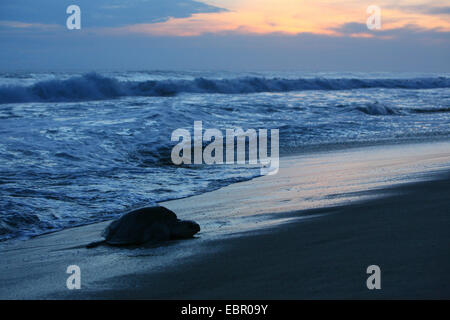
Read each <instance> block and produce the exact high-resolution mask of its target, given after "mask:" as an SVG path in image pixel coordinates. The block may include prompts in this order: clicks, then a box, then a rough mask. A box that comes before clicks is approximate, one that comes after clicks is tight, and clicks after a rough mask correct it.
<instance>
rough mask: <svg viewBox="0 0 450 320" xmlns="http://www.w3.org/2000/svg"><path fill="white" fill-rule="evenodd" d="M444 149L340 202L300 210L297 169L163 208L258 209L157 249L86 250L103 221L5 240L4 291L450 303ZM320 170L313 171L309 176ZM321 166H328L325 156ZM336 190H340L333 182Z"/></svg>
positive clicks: (0, 289) (12, 295) (449, 182)
mask: <svg viewBox="0 0 450 320" xmlns="http://www.w3.org/2000/svg"><path fill="white" fill-rule="evenodd" d="M440 147H441V149H439V150H437V149H433V150H434V151H433V152H429V153H428V155H429V156H426V154H423V152H421V155H422V157H421V158H420V159H419V160H420V161H421V163H422V164H423V161H425V163H426V166H429V167H430V168H431V169H432V170H430V171H428V172H425V173H423V174H421V175H420V177H421V180H427V181H419V182H417V181H416V182H410V181H409V180H408V179H406V182H405V181H404V180H401V181H400V182H401V183H399V184H395V183H392V179H391V180H389V179H385V178H383V179H381V180H382V181H384V182H386V183H382V184H381V185H380V184H379V183H378V184H376V186H375V188H372V187H367V186H365V187H366V190H365V191H364V188H363V187H364V186H361V184H360V186H359V188H358V190H356V189H353V187H351V188H350V189H351V190H347V189H348V188H344V189H342V188H341V189H340V190H341V194H345V197H344V198H341V200H343V201H339V202H337V203H335V202H332V203H329V202H327V201H325V202H323V201H322V202H319V203H320V204H322V205H321V206H319V207H317V206H315V208H308V207H306V208H305V207H303V206H300V202H301V203H304V202H305V201H300V200H299V194H298V193H296V192H295V190H293V188H292V186H296V185H301V184H304V182H305V180H304V179H301V180H298V179H300V178H299V177H300V176H301V177H304V175H303V174H301V175H299V176H298V177H297V178H296V175H295V174H294V172H298V170H299V168H298V167H297V168H296V167H295V166H292V165H289V166H287V167H286V168H285V169H283V170H280V174H279V175H276V176H267V177H262V178H259V179H254V180H252V181H248V182H244V183H239V184H235V185H231V186H229V187H226V188H222V189H220V190H217V191H214V192H211V193H207V194H203V195H200V196H197V197H191V198H187V199H181V200H176V201H173V202H169V203H166V204H165V205H167V206H168V207H170V208H171V209H174V210H175V209H176V208H178V209H177V210H176V212H177V213H178V212H180V216H181V217H184V216H186V211H197V213H196V214H197V217H198V219H200V220H201V215H199V212H200V213H201V212H205V210H208V208H209V210H213V208H214V206H215V210H216V213H217V215H218V216H219V217H220V216H221V212H222V213H224V212H226V211H230V210H232V208H234V210H235V211H236V215H237V216H238V218H236V221H241V222H243V221H246V220H245V217H246V214H245V213H246V212H247V213H248V216H251V215H252V214H253V213H255V212H258V213H259V216H258V217H259V218H257V219H253V220H252V219H250V220H251V221H252V222H251V223H248V226H250V228H247V229H246V230H240V229H239V228H234V229H233V223H229V224H226V223H225V222H224V227H223V228H219V227H218V224H217V222H211V223H209V224H207V226H206V228H205V229H204V231H202V233H201V234H200V235H199V237H198V238H197V239H193V240H189V241H177V242H171V243H167V244H165V245H164V246H161V247H157V248H155V247H152V248H129V249H119V248H111V247H99V248H96V249H89V250H88V249H85V248H84V247H83V245H84V244H86V243H88V242H89V241H92V240H94V239H96V238H98V234H99V232H100V231H101V230H102V228H104V226H105V225H106V224H107V223H101V224H94V225H90V226H85V227H79V228H73V229H68V230H64V231H61V232H56V233H53V234H48V235H44V236H40V237H37V238H34V239H30V240H26V241H21V242H15V243H11V244H8V245H6V246H3V247H2V248H1V249H0V250H2V252H1V259H0V284H1V285H0V298H2V299H23V298H37V299H55V298H56V299H60V298H61V299H110V298H117V299H131V298H138V299H191V298H192V299H329V298H332V299H335V298H337V299H372V298H374V299H391V298H395V299H403V298H446V299H448V298H450V274H449V272H448V270H450V232H449V230H450V210H449V208H450V197H449V194H450V178H449V174H448V171H446V170H444V168H445V166H446V165H448V163H449V161H448V159H449V153H450V152H449V151H448V150H449V149H445V148H444V149H442V145H441V146H440ZM444 147H445V146H444ZM397 148H401V147H397ZM417 148H418V147H414V148H413V149H414V150H418V149H417ZM427 148H428V147H427ZM427 150H428V149H427ZM430 150H431V149H430ZM400 154H405V152H404V151H401V152H400ZM351 157H353V156H351ZM412 157H414V159H417V158H418V156H417V155H416V154H412ZM387 158H389V159H394V161H388V162H383V161H384V160H380V159H377V160H376V161H375V164H374V165H375V167H376V168H385V169H386V170H388V169H387V168H391V171H392V170H393V169H392V168H394V167H395V165H394V164H393V163H397V168H399V167H402V164H400V162H401V161H399V160H398V159H399V158H398V157H397V158H395V157H391V156H389V155H388V156H387ZM308 159H311V158H308ZM430 159H439V161H438V162H439V163H441V164H443V165H442V166H434V165H433V166H431V165H430V163H435V162H433V161H431V160H430ZM406 160H408V161H406ZM406 160H405V161H406V162H405V163H408V164H409V165H411V159H406ZM289 161H292V162H293V163H300V162H302V161H304V159H301V158H298V157H293V158H291V159H290V160H289ZM366 162H367V161H366ZM314 163H316V161H314ZM414 165H417V163H416V164H414ZM414 165H413V166H414ZM339 166H340V167H342V165H341V164H339ZM356 166H357V165H356ZM426 166H425V167H426ZM301 167H302V168H304V166H301ZM313 167H314V166H310V167H309V171H310V172H311V175H313V176H314V170H312V169H311V168H313ZM319 167H321V168H322V172H323V171H324V170H325V171H326V166H325V167H324V164H323V163H320V164H319ZM375 167H374V168H375ZM348 168H349V170H350V171H349V172H347V174H350V172H351V171H352V170H351V168H354V170H356V167H355V162H352V164H351V165H349V166H348ZM438 169H439V170H438ZM378 170H379V169H378ZM383 171H384V170H380V176H381V175H383V174H384V172H383ZM421 172H423V170H422V171H421ZM333 174H334V175H336V173H335V172H334V173H333ZM344 174H345V173H343V172H342V171H341V172H340V173H339V174H338V176H339V177H340V176H341V175H344ZM402 174H403V173H402ZM407 175H408V174H407ZM384 176H386V175H384ZM409 176H410V175H409ZM324 177H329V179H325V181H323V179H324ZM330 177H331V173H330V174H328V175H325V176H322V178H321V179H319V180H320V181H322V182H321V183H322V184H325V185H326V186H328V187H329V188H331V187H333V185H334V184H336V183H339V181H341V180H339V179H337V180H333V179H331V178H330ZM310 181H312V180H310ZM333 181H334V182H333ZM346 181H348V180H346ZM389 181H391V182H390V183H388V182H389ZM351 185H352V183H349V184H348V186H351ZM334 187H335V186H334ZM361 188H363V189H362V190H361ZM268 189H270V190H273V191H274V192H271V193H268V192H267V190H268ZM347 191H348V192H347ZM303 193H304V192H302V194H303ZM329 195H336V192H335V190H332V192H330V193H329ZM349 195H350V196H349ZM323 198H324V199H328V200H329V199H334V198H336V196H334V197H333V196H328V197H323ZM286 199H287V200H291V201H286ZM258 203H259V206H258V205H257V204H258ZM314 203H315V204H317V201H316V202H314ZM277 204H278V205H277ZM298 206H300V208H299V207H298ZM257 207H258V208H257ZM195 208H197V210H194V209H195ZM224 208H225V209H224ZM238 213H239V214H238ZM222 216H223V217H224V215H222ZM227 217H228V216H227ZM261 217H264V219H262V218H261ZM280 217H282V218H280ZM224 220H226V219H225V218H224ZM228 220H229V217H228ZM205 221H206V220H205ZM219 221H220V219H219ZM255 221H256V222H255ZM246 223H247V222H246ZM235 224H238V225H239V222H237V223H235ZM221 230H222V231H221ZM224 230H225V231H224ZM226 230H233V232H226ZM71 264H76V265H79V266H80V268H81V272H82V289H81V290H68V289H67V288H66V279H67V277H68V276H69V275H68V274H66V268H67V266H68V265H71ZM369 265H378V266H380V268H381V290H368V289H367V287H366V279H367V277H368V275H367V274H366V268H367V267H368V266H369Z"/></svg>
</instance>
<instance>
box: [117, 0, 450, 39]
mask: <svg viewBox="0 0 450 320" xmlns="http://www.w3.org/2000/svg"><path fill="white" fill-rule="evenodd" d="M203 2H205V3H207V4H210V5H214V6H217V7H222V8H226V9H227V10H228V11H225V12H217V13H199V14H194V15H192V16H191V17H188V18H170V19H169V20H168V21H165V22H160V23H152V24H138V25H133V26H128V27H124V28H121V29H120V30H117V29H116V31H117V32H118V31H120V32H133V33H144V34H149V35H168V36H197V35H201V34H206V33H238V34H246V33H251V34H269V33H284V34H292V35H294V34H299V33H305V32H306V33H315V34H328V35H338V34H339V32H338V31H336V30H338V28H339V26H342V25H344V24H347V23H351V22H356V23H361V24H365V23H366V20H367V18H368V15H367V14H366V8H367V7H368V6H369V5H371V4H375V5H378V6H379V7H380V8H381V14H382V16H381V17H382V29H383V30H390V29H396V28H401V27H405V26H407V25H415V26H416V27H418V28H422V29H440V30H442V31H450V20H449V19H448V16H445V15H437V14H431V13H427V12H429V11H430V10H429V9H431V8H438V7H444V6H446V5H447V3H448V2H447V0H445V1H439V0H437V1H432V2H430V1H414V0H410V1H401V0H380V1H361V0H205V1H203ZM447 6H448V5H447ZM421 9H423V10H421ZM353 36H365V37H370V36H371V33H370V32H367V33H364V34H360V35H353Z"/></svg>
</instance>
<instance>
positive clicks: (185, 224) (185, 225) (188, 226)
mask: <svg viewBox="0 0 450 320" xmlns="http://www.w3.org/2000/svg"><path fill="white" fill-rule="evenodd" d="M199 231H200V226H199V224H198V223H197V222H194V221H184V220H178V222H177V223H176V224H175V225H174V226H173V228H172V232H171V233H172V237H173V238H177V239H183V238H191V237H193V236H194V234H196V233H197V232H199Z"/></svg>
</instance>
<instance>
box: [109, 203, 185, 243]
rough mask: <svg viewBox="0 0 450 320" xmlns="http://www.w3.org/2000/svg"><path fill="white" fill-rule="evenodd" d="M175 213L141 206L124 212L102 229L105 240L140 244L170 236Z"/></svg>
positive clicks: (157, 207) (158, 207) (175, 219)
mask: <svg viewBox="0 0 450 320" xmlns="http://www.w3.org/2000/svg"><path fill="white" fill-rule="evenodd" d="M177 221H178V219H177V215H176V214H175V213H174V212H173V211H171V210H169V209H167V208H164V207H160V206H156V207H149V208H142V209H138V210H134V211H131V212H128V213H126V214H124V215H123V216H122V217H120V218H119V219H117V220H115V221H113V222H111V224H110V225H109V226H108V227H106V229H105V230H104V231H103V234H102V235H103V236H104V237H105V241H106V242H107V243H109V244H112V245H127V244H142V243H145V242H148V241H151V240H166V239H169V238H170V228H171V226H172V225H173V224H175V223H176V222H177Z"/></svg>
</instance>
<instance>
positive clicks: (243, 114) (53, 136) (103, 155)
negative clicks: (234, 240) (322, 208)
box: [0, 71, 450, 241]
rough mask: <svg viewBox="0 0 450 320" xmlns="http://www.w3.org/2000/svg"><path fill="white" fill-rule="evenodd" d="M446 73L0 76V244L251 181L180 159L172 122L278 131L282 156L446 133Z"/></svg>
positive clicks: (251, 173)
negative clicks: (174, 155)
mask: <svg viewBox="0 0 450 320" xmlns="http://www.w3.org/2000/svg"><path fill="white" fill-rule="evenodd" d="M449 88H450V75H449V74H413V73H408V74H406V73H404V74H398V73H395V74H393V73H302V72H247V73H244V72H242V73H236V72H195V71H190V72H180V71H134V72H102V73H73V72H72V73H63V72H59V73H55V72H47V73H45V72H42V73H25V72H18V73H0V241H2V240H8V239H24V238H29V237H31V236H35V235H39V234H43V233H47V232H51V231H56V230H61V229H64V228H68V227H73V226H78V225H84V224H89V223H93V222H98V221H104V220H107V219H112V218H114V217H117V216H119V215H120V214H122V213H124V212H126V211H128V210H131V209H134V208H138V207H143V206H147V205H152V204H155V203H158V202H161V201H165V200H170V199H177V198H183V197H188V196H191V195H194V194H199V193H203V192H206V191H211V190H214V189H217V188H220V187H223V186H225V185H228V184H231V183H235V182H238V181H243V180H247V179H251V178H254V177H256V176H258V175H259V174H260V171H259V168H257V167H255V166H245V165H234V166H231V165H189V166H186V165H184V166H177V165H174V164H173V163H172V161H171V157H170V153H171V150H172V148H173V146H174V145H175V144H176V142H173V141H171V134H172V132H173V131H174V130H176V129H179V128H184V129H187V130H190V131H192V130H193V125H194V121H202V123H203V128H204V129H208V128H217V129H219V130H225V129H228V128H236V127H241V128H243V129H249V128H253V129H260V128H262V129H279V138H280V154H281V155H282V156H286V155H290V154H298V153H308V152H312V151H317V150H322V151H323V150H332V149H336V148H349V147H354V146H363V145H371V144H390V143H398V142H411V141H412V142H414V141H431V140H448V138H449V136H450V90H449Z"/></svg>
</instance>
